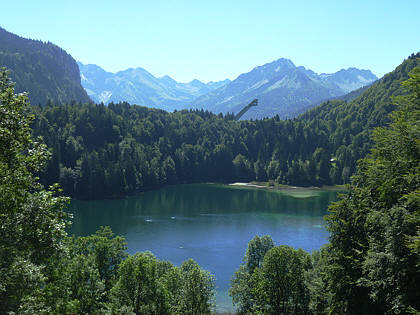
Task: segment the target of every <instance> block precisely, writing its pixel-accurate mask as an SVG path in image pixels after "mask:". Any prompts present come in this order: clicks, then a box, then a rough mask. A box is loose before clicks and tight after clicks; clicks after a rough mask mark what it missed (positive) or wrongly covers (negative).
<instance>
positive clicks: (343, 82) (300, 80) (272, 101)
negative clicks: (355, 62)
mask: <svg viewBox="0 0 420 315" xmlns="http://www.w3.org/2000/svg"><path fill="white" fill-rule="evenodd" d="M375 80H377V77H376V76H375V75H374V74H373V73H372V72H371V71H369V70H359V69H356V68H349V69H347V70H344V69H342V70H340V71H338V72H336V73H333V74H320V75H318V74H317V73H315V72H313V71H312V70H309V69H306V68H304V67H296V66H295V65H294V64H293V62H292V61H290V60H288V59H284V58H282V59H278V60H276V61H273V62H271V63H268V64H265V65H263V66H260V67H256V68H254V69H253V70H252V71H250V72H248V73H244V74H241V75H240V76H239V77H238V78H237V79H235V80H233V81H232V82H230V83H229V84H227V85H225V86H223V87H221V88H219V89H217V90H215V91H213V92H210V93H208V94H206V95H203V96H201V97H199V98H197V99H196V100H194V102H193V103H192V105H191V108H204V109H207V110H210V111H212V112H215V113H219V112H222V113H227V112H231V113H235V114H236V113H238V112H239V111H240V110H241V109H242V108H243V107H244V106H246V105H247V104H248V103H250V102H251V101H252V100H253V99H254V98H258V101H259V102H258V103H259V105H258V106H256V107H253V108H251V109H250V110H249V111H248V112H247V113H246V114H245V115H244V116H243V117H242V119H261V118H264V117H272V116H275V115H279V116H280V117H281V118H289V117H294V116H296V115H297V114H299V113H301V112H302V111H303V110H306V109H309V108H310V107H313V106H315V105H317V104H319V103H320V102H321V101H323V100H326V99H330V98H333V97H338V96H341V95H344V94H346V93H348V92H350V91H352V90H355V89H358V88H360V87H363V86H365V85H369V84H371V83H372V82H374V81H375Z"/></svg>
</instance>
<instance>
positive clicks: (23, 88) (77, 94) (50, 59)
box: [0, 28, 90, 105]
mask: <svg viewBox="0 0 420 315" xmlns="http://www.w3.org/2000/svg"><path fill="white" fill-rule="evenodd" d="M0 67H6V68H8V69H9V70H10V72H11V73H10V76H11V78H12V80H13V81H14V82H16V86H15V92H16V93H21V92H28V96H29V100H30V102H31V104H33V105H38V104H40V105H45V104H47V103H48V102H49V101H50V102H52V103H57V104H64V103H70V102H71V101H77V102H90V99H89V97H88V95H87V93H86V92H85V90H84V89H83V87H82V86H81V84H80V73H79V68H78V66H77V63H76V61H75V60H74V59H73V58H72V56H70V55H69V54H68V53H66V52H65V51H64V50H63V49H61V48H60V47H58V46H56V45H54V44H52V43H49V42H48V43H44V42H42V41H38V40H32V39H26V38H22V37H19V36H17V35H15V34H12V33H10V32H7V31H6V30H5V29H3V28H0Z"/></svg>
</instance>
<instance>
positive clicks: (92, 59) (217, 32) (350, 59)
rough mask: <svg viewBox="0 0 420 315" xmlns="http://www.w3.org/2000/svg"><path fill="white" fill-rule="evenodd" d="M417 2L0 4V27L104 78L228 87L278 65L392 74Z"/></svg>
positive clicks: (416, 34)
mask: <svg viewBox="0 0 420 315" xmlns="http://www.w3.org/2000/svg"><path fill="white" fill-rule="evenodd" d="M419 12H420V0H399V1H396V0H382V1H369V0H364V1H356V0H352V1H341V0H335V1H322V0H319V1H313V0H312V1H299V0H289V1H279V0H277V1H267V0H259V1H246V0H241V1H233V0H232V1H229V0H223V1H218V0H209V1H205V0H190V1H183V0H177V1H159V0H147V1H139V0H137V1H134V0H133V1H123V0H120V1H107V0H102V1H95V0H83V1H78V0H72V1H67V0H54V1H42V0H38V1H7V2H6V1H3V3H2V4H1V10H0V26H1V27H3V28H5V29H6V30H8V31H10V32H12V33H15V34H17V35H20V36H22V37H29V38H32V39H40V40H43V41H50V42H53V43H55V44H57V45H58V46H60V47H62V48H63V49H65V50H66V51H67V52H68V53H70V54H71V55H72V56H73V57H74V58H75V59H76V60H78V61H81V62H83V63H95V64H97V65H99V66H101V67H102V68H104V69H105V70H107V71H111V72H116V71H118V70H123V69H126V68H130V67H142V68H145V69H146V70H148V71H149V72H151V73H152V74H153V75H155V76H163V75H165V74H168V75H170V76H171V77H173V78H174V79H176V80H178V81H181V82H186V81H190V80H192V79H194V78H197V79H199V80H202V81H205V82H206V81H210V80H222V79H225V78H230V79H235V78H236V77H237V76H238V75H239V74H240V73H243V72H248V71H250V70H251V69H252V68H254V67H255V66H258V65H262V64H265V63H267V62H271V61H273V60H276V59H278V58H281V57H284V58H289V59H291V60H292V61H293V62H294V63H295V64H296V65H297V66H299V65H302V66H305V67H307V68H310V69H312V70H314V71H315V72H318V73H321V72H326V73H329V72H335V71H338V70H340V69H341V68H347V67H351V66H354V67H358V68H362V69H370V70H372V71H373V72H374V73H375V74H376V75H377V76H379V77H380V76H382V75H384V74H385V73H387V72H390V71H392V70H393V69H394V68H395V67H396V66H397V65H399V64H400V63H401V62H402V61H403V59H404V58H406V57H407V56H409V55H410V54H411V53H414V52H418V51H419V50H420V16H419Z"/></svg>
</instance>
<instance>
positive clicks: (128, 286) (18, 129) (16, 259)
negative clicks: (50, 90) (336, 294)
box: [0, 71, 214, 315]
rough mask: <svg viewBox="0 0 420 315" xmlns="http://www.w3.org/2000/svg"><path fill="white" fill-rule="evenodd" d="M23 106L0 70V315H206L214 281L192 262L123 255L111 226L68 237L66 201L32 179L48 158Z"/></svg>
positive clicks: (121, 243) (22, 98)
mask: <svg viewBox="0 0 420 315" xmlns="http://www.w3.org/2000/svg"><path fill="white" fill-rule="evenodd" d="M26 105H27V98H26V96H25V95H15V94H14V90H13V84H12V83H11V81H10V79H9V78H8V76H7V73H6V72H4V71H0V146H1V148H2V150H0V222H1V224H0V314H126V315H128V314H130V315H133V314H135V315H139V314H144V315H149V314H210V313H211V312H212V310H213V308H214V306H213V305H214V278H213V276H212V275H210V274H209V273H208V272H207V271H205V270H202V269H201V268H200V267H199V266H198V265H197V263H195V262H194V261H193V260H188V261H185V262H184V263H183V264H182V265H181V266H180V267H174V266H173V265H172V264H171V263H170V262H166V261H160V260H158V259H156V257H155V256H153V254H151V253H147V252H146V253H137V254H135V255H133V256H128V255H127V254H126V253H125V249H126V245H125V241H124V239H123V238H121V237H118V236H114V235H113V233H112V231H111V230H110V229H109V228H101V229H100V230H99V231H98V232H96V233H95V234H94V235H91V236H87V237H78V238H76V237H68V236H67V234H66V232H65V228H66V226H68V223H69V222H68V219H69V217H68V214H67V213H66V212H65V211H64V207H65V204H66V202H67V201H68V198H66V197H57V196H56V193H57V187H56V186H52V187H50V188H48V189H46V188H44V187H43V186H42V185H41V184H40V183H39V182H38V178H37V177H36V176H35V173H36V172H39V170H40V169H41V168H43V167H44V166H45V164H46V161H47V159H48V158H49V153H48V151H47V150H46V147H45V145H43V144H41V143H40V141H39V139H36V140H34V139H33V138H31V131H30V127H29V125H30V122H31V120H32V119H33V117H32V116H28V115H27V113H25V107H26Z"/></svg>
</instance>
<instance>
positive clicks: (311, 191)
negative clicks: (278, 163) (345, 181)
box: [227, 181, 347, 198]
mask: <svg viewBox="0 0 420 315" xmlns="http://www.w3.org/2000/svg"><path fill="white" fill-rule="evenodd" d="M227 186H230V187H237V188H250V189H265V190H273V191H279V192H283V193H285V194H287V195H290V196H292V197H295V198H310V197H316V196H317V195H318V193H319V192H321V191H337V192H339V191H342V192H345V191H347V186H346V185H333V186H331V185H325V186H321V187H315V186H310V187H300V186H290V185H282V184H277V183H273V182H256V181H252V182H249V183H245V182H235V183H231V184H227Z"/></svg>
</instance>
